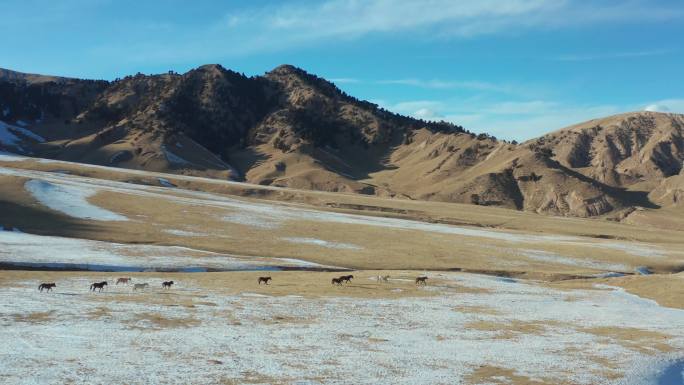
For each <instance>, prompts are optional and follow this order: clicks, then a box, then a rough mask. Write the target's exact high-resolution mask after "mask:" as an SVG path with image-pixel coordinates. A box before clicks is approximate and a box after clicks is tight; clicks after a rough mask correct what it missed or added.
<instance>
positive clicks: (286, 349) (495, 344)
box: [0, 274, 684, 385]
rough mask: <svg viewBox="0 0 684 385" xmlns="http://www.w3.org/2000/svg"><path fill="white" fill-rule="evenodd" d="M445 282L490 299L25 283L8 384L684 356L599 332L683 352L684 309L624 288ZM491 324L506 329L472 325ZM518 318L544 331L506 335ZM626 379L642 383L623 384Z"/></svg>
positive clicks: (316, 379)
mask: <svg viewBox="0 0 684 385" xmlns="http://www.w3.org/2000/svg"><path fill="white" fill-rule="evenodd" d="M446 277H447V280H448V281H447V282H450V283H452V284H453V283H456V284H458V285H462V286H466V287H486V288H488V290H489V291H488V292H479V293H463V292H458V291H457V290H456V289H448V288H444V287H442V288H437V289H438V290H442V292H441V293H439V294H438V295H436V296H432V297H423V298H401V299H364V298H344V297H343V298H301V297H295V296H280V297H272V296H266V295H263V294H258V293H243V294H238V295H226V294H224V293H223V292H222V291H221V290H220V289H207V288H202V287H197V285H195V284H194V283H193V282H192V281H191V280H186V281H183V282H177V286H174V288H173V289H172V290H170V291H166V292H164V295H163V296H162V295H161V294H160V293H162V289H160V288H159V286H160V284H161V281H162V280H161V279H149V280H147V282H148V283H149V284H150V289H149V290H147V291H146V292H144V293H134V292H132V289H131V287H130V286H127V287H122V286H112V287H110V288H108V290H107V291H104V292H102V293H90V292H88V286H89V285H90V283H92V281H93V279H90V278H88V277H87V276H84V277H74V278H70V279H66V280H62V281H59V282H57V288H56V289H55V291H54V292H52V293H50V294H46V293H40V292H38V290H36V287H37V286H38V284H39V283H40V282H38V281H23V282H18V283H17V284H15V285H13V286H11V287H0V304H2V311H0V324H2V325H3V327H2V328H0V339H1V340H2V341H3V344H0V357H2V364H1V365H2V366H3V370H2V375H3V376H4V377H3V380H4V381H7V382H9V383H23V382H33V383H70V382H74V383H136V384H137V383H170V384H185V383H221V382H227V383H231V382H236V383H246V382H249V383H252V382H257V383H273V382H282V383H315V384H321V383H324V384H349V383H353V384H377V383H386V384H390V383H391V384H397V385H403V384H411V385H414V384H438V383H442V384H446V383H449V384H459V383H464V382H465V379H466V377H467V376H468V375H469V374H471V373H472V372H473V371H475V370H476V369H477V368H479V367H481V366H483V365H490V366H496V367H501V368H508V369H511V370H513V372H514V373H515V374H516V375H518V376H526V377H529V378H531V379H540V380H545V381H546V382H548V383H572V384H579V385H583V384H615V385H617V384H648V383H654V382H651V381H652V380H653V379H655V378H657V377H654V376H655V375H656V374H657V373H658V371H661V370H662V369H661V368H663V367H665V366H664V365H671V363H672V362H673V361H672V360H673V359H677V358H679V359H681V357H675V355H676V354H677V353H675V354H674V355H662V354H660V353H658V352H655V351H654V352H653V354H652V355H651V354H648V353H645V352H644V351H643V350H641V349H639V348H644V347H643V346H640V347H633V346H631V345H630V344H621V343H620V341H618V340H616V339H613V338H610V337H605V336H598V335H595V334H592V333H591V332H589V331H588V330H587V328H593V327H609V328H639V329H645V330H652V331H658V332H661V333H667V334H671V335H672V338H669V339H668V340H667V341H666V343H668V344H670V345H672V346H673V348H675V349H681V348H682V347H684V338H683V332H682V329H681V325H682V324H683V323H684V311H681V310H673V309H667V308H663V307H659V306H654V305H653V304H652V303H650V302H647V301H642V300H640V299H639V298H638V297H637V298H632V299H629V300H626V299H625V298H624V297H623V296H622V295H620V294H619V292H616V291H613V290H606V291H596V290H572V291H557V290H554V289H549V288H548V287H541V286H537V285H535V284H532V283H527V282H526V283H512V284H511V283H508V284H506V283H501V282H498V281H496V280H495V279H492V278H490V277H482V276H468V275H456V274H453V275H448V276H446ZM113 278H114V276H112V279H113ZM428 287H429V286H428ZM176 301H177V304H176ZM207 303H210V304H211V306H206V305H204V304H207ZM465 309H487V310H489V311H486V312H477V311H468V310H465ZM635 315H638V316H635ZM32 316H33V318H32ZM41 317H43V318H41ZM155 320H161V321H168V323H167V324H164V323H161V324H160V323H158V322H154V321H155ZM644 320H649V321H648V322H644ZM482 322H485V323H491V324H494V325H501V326H500V329H498V328H494V329H492V330H490V329H485V330H480V329H478V328H476V327H473V325H474V324H477V323H482ZM514 322H515V323H521V324H532V325H537V328H539V330H538V331H537V332H509V333H512V334H511V335H504V333H505V329H506V327H507V326H508V325H511V324H512V323H514ZM55 347H58V348H59V354H55V351H54V349H55ZM646 350H648V349H646ZM680 351H681V350H680ZM95 352H100V353H101V354H95ZM679 354H681V353H679ZM602 362H608V363H610V365H611V366H614V367H607V366H604V364H602ZM654 368H655V369H654ZM620 374H623V375H624V374H627V375H628V376H629V377H630V378H627V379H613V378H612V377H611V375H620Z"/></svg>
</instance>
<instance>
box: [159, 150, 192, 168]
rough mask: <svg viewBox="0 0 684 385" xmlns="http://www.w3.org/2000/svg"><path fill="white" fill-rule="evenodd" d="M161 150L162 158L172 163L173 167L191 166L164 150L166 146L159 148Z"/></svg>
mask: <svg viewBox="0 0 684 385" xmlns="http://www.w3.org/2000/svg"><path fill="white" fill-rule="evenodd" d="M161 150H162V152H163V153H164V156H165V157H166V160H168V161H169V162H170V163H173V164H175V165H188V164H191V163H190V162H188V161H187V160H185V159H183V158H181V157H180V156H178V155H176V154H174V153H173V152H171V151H169V150H168V149H167V148H166V145H162V146H161Z"/></svg>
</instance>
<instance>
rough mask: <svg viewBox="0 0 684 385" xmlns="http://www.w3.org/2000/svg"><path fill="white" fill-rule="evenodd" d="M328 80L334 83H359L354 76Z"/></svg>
mask: <svg viewBox="0 0 684 385" xmlns="http://www.w3.org/2000/svg"><path fill="white" fill-rule="evenodd" d="M328 80H329V81H331V82H333V83H336V84H348V83H360V82H361V81H360V80H359V79H356V78H330V79H328Z"/></svg>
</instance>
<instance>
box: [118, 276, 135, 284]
mask: <svg viewBox="0 0 684 385" xmlns="http://www.w3.org/2000/svg"><path fill="white" fill-rule="evenodd" d="M132 279H133V278H130V277H128V278H119V279H117V280H116V284H117V285H118V284H120V283H123V284H126V285H128V284H129V283H130V282H131V280H132Z"/></svg>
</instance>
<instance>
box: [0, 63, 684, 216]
mask: <svg viewBox="0 0 684 385" xmlns="http://www.w3.org/2000/svg"><path fill="white" fill-rule="evenodd" d="M0 121H1V122H2V123H0V150H5V151H11V152H20V153H25V154H32V155H35V156H41V157H47V158H54V159H61V160H70V161H76V162H84V163H92V164H101V165H108V166H112V165H113V166H118V167H125V168H132V169H146V170H151V171H161V172H171V173H179V174H189V175H201V176H209V177H215V178H229V179H233V180H244V181H247V182H252V183H258V184H265V185H276V186H287V187H293V188H301V189H314V190H325V191H342V192H353V193H363V194H375V195H381V196H390V197H401V198H407V199H424V200H439V201H447V202H462V203H472V204H478V205H495V206H503V207H508V208H512V209H518V210H528V211H535V212H539V213H548V214H555V215H571V216H596V215H604V214H609V215H613V216H617V217H619V216H620V215H622V214H623V213H624V212H628V211H629V210H633V209H634V208H635V207H657V206H658V205H676V204H678V203H679V202H680V201H681V199H682V198H683V197H684V193H683V192H682V191H683V190H682V188H684V182H682V180H684V179H683V178H684V177H681V175H680V173H681V169H682V161H683V160H684V142H683V141H682V127H683V126H684V117H682V116H681V115H675V114H658V113H647V112H642V113H632V114H625V115H618V116H614V117H609V118H605V119H600V120H594V121H590V122H586V123H582V124H579V125H576V126H573V127H569V128H566V129H563V130H560V131H557V132H554V133H551V134H548V135H546V136H543V137H541V138H538V139H535V140H531V141H528V142H526V143H523V144H519V145H518V144H511V143H507V142H503V141H497V140H496V139H495V138H492V137H490V136H487V135H484V134H481V135H474V134H472V133H469V132H467V131H466V130H464V129H463V128H462V127H460V126H456V125H453V124H449V123H443V122H439V123H438V122H425V121H422V120H416V119H413V118H409V117H405V116H401V115H397V114H393V113H391V112H389V111H386V110H383V109H382V108H379V107H378V106H376V105H374V104H372V103H369V102H365V101H360V100H357V99H355V98H353V97H350V96H348V95H346V94H345V93H344V92H342V91H341V90H339V89H338V88H337V87H335V86H334V85H333V84H332V83H329V82H327V81H325V80H324V79H321V78H319V77H316V76H315V75H311V74H308V73H306V72H305V71H303V70H301V69H298V68H295V67H292V66H288V65H283V66H280V67H277V68H276V69H274V70H273V71H270V72H268V73H266V74H265V75H263V76H256V77H246V76H244V75H242V74H239V73H236V72H233V71H230V70H227V69H225V68H223V67H221V66H219V65H205V66H202V67H199V68H197V69H194V70H191V71H189V72H187V73H185V74H182V75H181V74H176V73H172V72H170V73H167V74H161V75H149V76H147V75H142V74H137V75H135V76H128V77H126V78H123V79H117V80H115V81H112V82H106V81H92V80H79V79H68V78H59V77H50V76H42V75H30V74H22V73H18V72H13V71H8V70H0Z"/></svg>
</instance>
